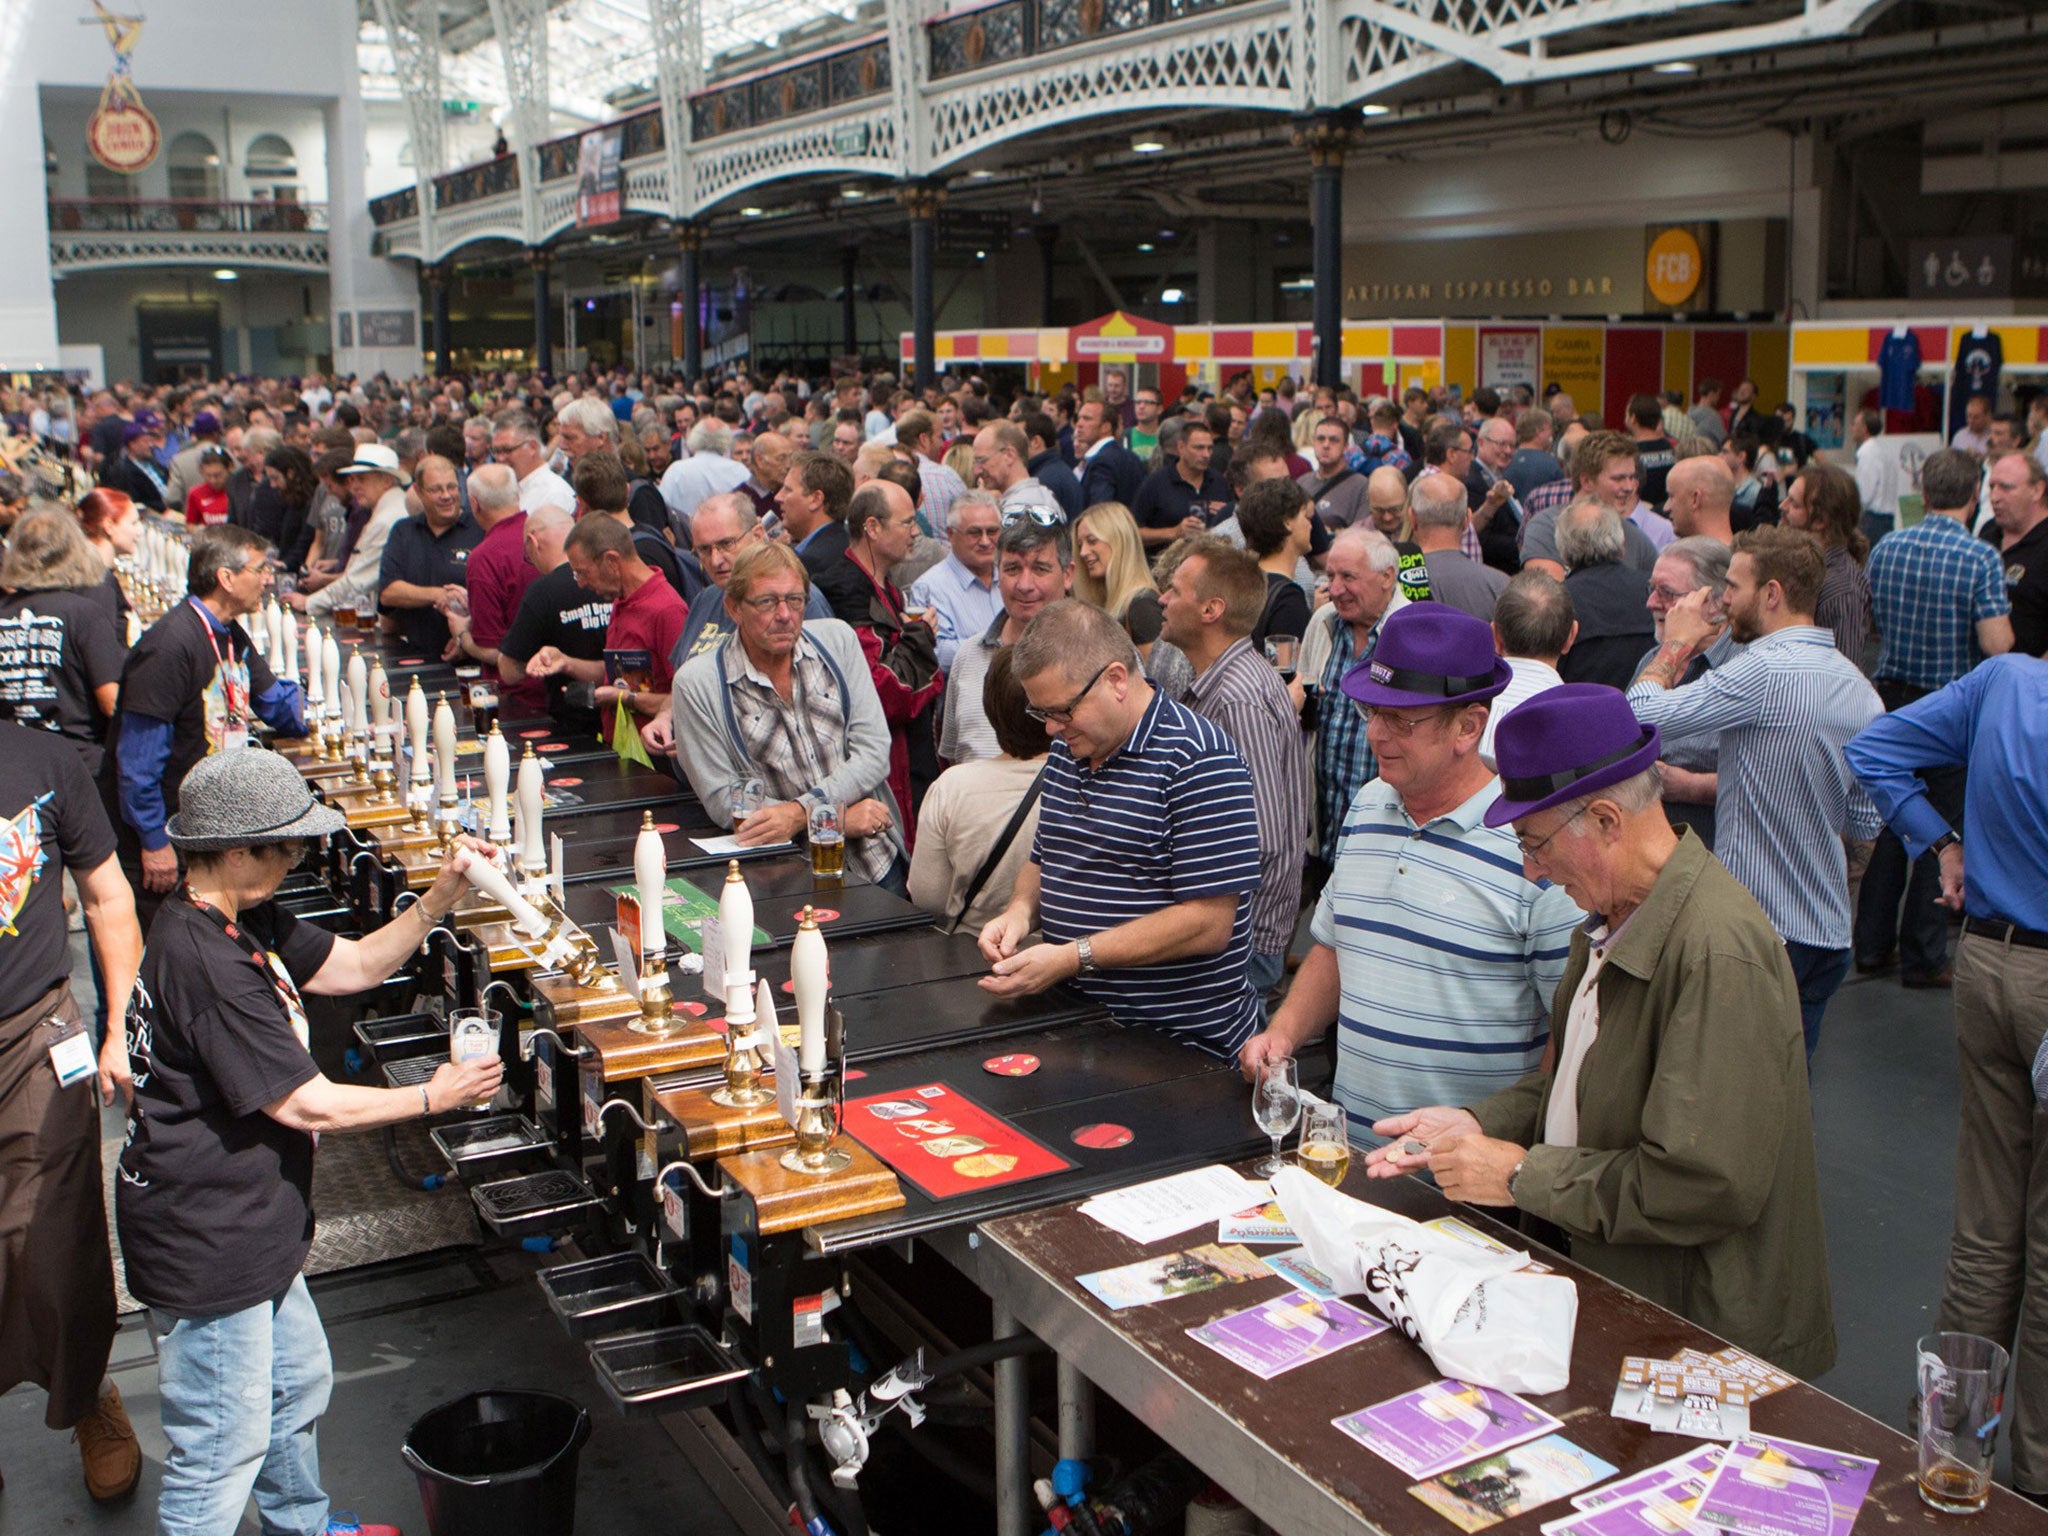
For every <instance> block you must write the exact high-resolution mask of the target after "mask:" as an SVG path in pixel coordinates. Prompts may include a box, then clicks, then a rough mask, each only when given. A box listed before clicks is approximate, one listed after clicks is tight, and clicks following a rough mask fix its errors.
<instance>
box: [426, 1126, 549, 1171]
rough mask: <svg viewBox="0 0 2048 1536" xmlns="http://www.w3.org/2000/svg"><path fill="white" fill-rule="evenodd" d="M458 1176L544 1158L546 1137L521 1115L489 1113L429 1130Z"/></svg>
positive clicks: (546, 1149)
mask: <svg viewBox="0 0 2048 1536" xmlns="http://www.w3.org/2000/svg"><path fill="white" fill-rule="evenodd" d="M428 1134H429V1135H431V1136H432V1137H433V1138H434V1145H435V1146H437V1147H439V1148H440V1149H441V1156H442V1157H444V1158H446V1159H447V1161H448V1166H449V1167H450V1168H451V1169H453V1170H454V1172H455V1174H456V1175H457V1177H459V1178H465V1179H466V1178H469V1177H471V1176H473V1175H475V1174H477V1173H481V1172H504V1171H507V1170H508V1169H509V1168H510V1167H512V1166H515V1165H516V1164H518V1163H519V1162H520V1161H521V1160H522V1159H525V1158H533V1157H546V1156H547V1155H548V1152H549V1150H550V1148H549V1145H548V1143H547V1140H546V1139H545V1138H544V1137H542V1135H541V1134H540V1132H539V1131H538V1130H536V1129H535V1128H534V1125H533V1122H532V1121H530V1120H528V1119H527V1118H526V1117H525V1116H524V1115H490V1116H486V1117H485V1118H483V1119H480V1120H464V1121H456V1122H454V1123H452V1124H448V1125H442V1126H437V1127H436V1128H435V1129H434V1130H432V1131H431V1132H429V1133H428Z"/></svg>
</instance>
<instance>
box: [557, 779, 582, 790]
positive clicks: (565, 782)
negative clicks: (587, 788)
mask: <svg viewBox="0 0 2048 1536" xmlns="http://www.w3.org/2000/svg"><path fill="white" fill-rule="evenodd" d="M582 782H583V781H582V780H581V779H557V780H555V788H557V789H574V788H575V787H576V786H577V785H578V784H581V783H582Z"/></svg>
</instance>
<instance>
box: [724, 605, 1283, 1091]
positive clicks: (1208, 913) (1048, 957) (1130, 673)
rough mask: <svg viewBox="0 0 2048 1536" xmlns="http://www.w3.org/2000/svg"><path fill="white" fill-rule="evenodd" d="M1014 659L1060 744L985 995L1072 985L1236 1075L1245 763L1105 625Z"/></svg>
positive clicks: (1073, 624) (1253, 822)
mask: <svg viewBox="0 0 2048 1536" xmlns="http://www.w3.org/2000/svg"><path fill="white" fill-rule="evenodd" d="M1013 656H1014V671H1015V674H1016V677H1017V680H1018V681H1019V682H1021V683H1022V684H1023V685H1024V692H1025V696H1026V697H1027V698H1028V699H1029V700H1030V705H1029V713H1030V714H1031V716H1032V718H1034V719H1036V720H1038V721H1040V722H1041V723H1042V724H1043V725H1044V726H1045V729H1046V732H1047V734H1048V735H1050V736H1052V737H1053V738H1054V741H1053V745H1052V749H1051V751H1050V752H1049V753H1048V754H1047V758H1046V768H1045V788H1044V791H1043V794H1042V796H1041V799H1040V810H1039V821H1038V832H1037V835H1036V837H1035V838H1034V839H1033V841H1032V846H1031V856H1030V858H1029V859H1028V860H1027V861H1026V863H1025V865H1024V868H1023V870H1022V871H1021V872H1020V873H1019V875H1018V877H1017V884H1016V888H1015V891H1014V893H1013V894H1012V896H1011V898H1010V905H1009V907H1008V908H1007V909H1006V910H1005V911H1004V912H1003V914H1002V915H1001V916H1000V917H998V918H996V919H995V920H994V921H992V922H990V923H989V924H988V925H987V926H985V927H984V928H983V929H982V930H981V940H980V942H981V952H982V954H983V955H985V956H987V958H988V960H989V963H990V965H991V966H992V967H993V974H991V975H989V976H985V977H983V978H982V982H981V985H982V987H983V988H984V989H985V990H987V991H989V992H991V993H993V994H995V995H996V996H998V997H1023V996H1029V995H1031V994H1033V993H1038V992H1043V991H1045V990H1046V989H1047V988H1048V987H1051V986H1054V985H1056V984H1058V983H1059V982H1063V981H1071V982H1073V983H1074V985H1075V986H1076V987H1078V988H1079V989H1080V990H1081V991H1082V992H1083V993H1085V994H1086V995H1087V996H1088V997H1089V998H1091V999H1092V1000H1094V1001H1095V1002H1097V1003H1100V1004H1101V1005H1102V1006H1103V1007H1104V1008H1106V1009H1108V1010H1109V1012H1110V1014H1111V1016H1112V1017H1114V1018H1115V1019H1116V1021H1117V1022H1118V1023H1120V1024H1125V1025H1147V1026H1149V1027H1151V1028H1154V1029H1157V1030H1160V1031H1161V1032H1163V1033H1165V1034H1168V1035H1172V1036H1173V1037H1175V1038H1176V1039H1179V1040H1183V1041H1185V1042H1187V1043H1188V1044H1190V1045H1194V1046H1197V1047H1199V1048H1200V1049H1202V1050H1205V1051H1208V1052H1209V1053H1210V1054H1212V1055H1215V1056H1220V1057H1223V1058H1224V1059H1226V1060H1229V1059H1231V1058H1234V1057H1235V1056H1236V1055H1237V1053H1238V1051H1239V1049H1240V1048H1241V1047H1242V1046H1243V1045H1244V1043H1245V1041H1247V1040H1248V1039H1250V1038H1251V1037H1252V1034H1253V1032H1254V1031H1255V1030H1256V1029H1257V1028H1258V1025H1259V1019H1260V1008H1259V999H1258V994H1257V993H1256V992H1254V991H1253V990H1252V984H1251V981H1250V979H1249V977H1248V975H1247V967H1248V965H1249V963H1250V960H1251V945H1252V930H1251V899H1252V894H1253V892H1255V891H1256V890H1257V889H1258V885H1259V837H1258V809H1257V805H1256V803H1255V801H1254V800H1253V797H1252V781H1251V774H1250V772H1249V771H1248V770H1247V769H1246V768H1245V765H1244V759H1243V758H1242V757H1240V756H1239V755H1238V752H1237V749H1236V747H1235V746H1233V745H1232V744H1231V741H1230V738H1229V737H1228V736H1226V735H1225V734H1224V733H1223V731H1222V730H1221V728H1220V727H1218V726H1215V725H1212V724H1210V723H1209V722H1208V721H1207V720H1204V719H1203V718H1202V717H1201V716H1200V715H1198V714H1196V713H1195V712H1194V711H1193V710H1191V709H1188V708H1187V707H1186V706H1184V705H1181V704H1176V703H1174V702H1173V701H1172V700H1170V699H1168V698H1167V697H1166V696H1165V695H1164V694H1163V693H1161V692H1159V691H1158V690H1157V689H1155V688H1153V686H1152V685H1151V684H1150V683H1148V682H1147V681H1146V680H1145V674H1144V671H1143V669H1142V668H1141V667H1140V666H1139V663H1138V653H1137V648H1136V647H1135V646H1134V645H1133V644H1132V643H1131V638H1130V636H1129V635H1128V634H1126V633H1125V632H1124V629H1123V626H1122V625H1121V624H1119V623H1117V622H1116V620H1114V619H1112V618H1110V617H1109V615H1107V614H1106V613H1104V612H1102V611H1101V610H1100V609H1099V608H1094V607H1091V606H1089V605H1088V604H1087V603H1084V602H1080V601H1078V600H1077V599H1073V598H1068V599H1065V600H1063V601H1060V602H1056V603H1053V604H1051V605H1049V606H1048V607H1046V608H1045V609H1044V610H1043V611H1042V612H1040V613H1039V615H1038V617H1036V618H1035V619H1033V620H1032V621H1031V623H1030V624H1029V625H1028V626H1027V627H1026V628H1025V631H1024V633H1023V635H1022V636H1021V637H1020V638H1019V639H1018V641H1017V643H1016V646H1015V648H1014V652H1013ZM750 825H751V823H750ZM1034 930H1036V931H1038V932H1039V933H1040V935H1041V936H1040V938H1039V939H1038V940H1037V941H1036V942H1034V941H1033V939H1032V934H1033V932H1034Z"/></svg>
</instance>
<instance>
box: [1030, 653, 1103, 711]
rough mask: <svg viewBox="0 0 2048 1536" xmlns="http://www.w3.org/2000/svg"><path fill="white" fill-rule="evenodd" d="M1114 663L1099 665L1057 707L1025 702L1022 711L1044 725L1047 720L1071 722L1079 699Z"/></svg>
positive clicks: (1079, 702) (1085, 696)
mask: <svg viewBox="0 0 2048 1536" xmlns="http://www.w3.org/2000/svg"><path fill="white" fill-rule="evenodd" d="M1115 665H1116V663H1115V662H1113V661H1106V662H1104V663H1103V664H1102V665H1101V666H1099V667H1097V668H1096V669H1095V675H1094V676H1093V677H1091V678H1089V679H1088V681H1087V682H1086V683H1084V684H1083V685H1082V687H1081V691H1080V692H1079V693H1077V694H1075V695H1074V696H1073V697H1072V698H1071V699H1069V700H1067V702H1066V703H1064V704H1062V705H1061V706H1060V707H1059V708H1058V709H1040V708H1039V707H1038V706H1037V705H1036V704H1026V705H1025V706H1024V713H1025V714H1027V715H1029V716H1030V717H1031V718H1032V719H1034V720H1036V721H1037V722H1038V723H1039V724H1041V725H1044V724H1046V723H1047V722H1050V723H1052V724H1053V725H1070V724H1072V723H1073V719H1074V711H1075V710H1077V709H1079V708H1080V707H1081V701H1082V700H1083V699H1085V698H1087V697H1088V691H1089V690H1090V689H1091V688H1093V687H1094V686H1095V685H1096V684H1097V683H1099V682H1101V681H1102V674H1103V673H1105V672H1107V671H1108V670H1109V669H1110V668H1111V667H1113V666H1115Z"/></svg>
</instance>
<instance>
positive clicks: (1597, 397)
mask: <svg viewBox="0 0 2048 1536" xmlns="http://www.w3.org/2000/svg"><path fill="white" fill-rule="evenodd" d="M902 348H903V357H904V360H905V362H906V364H907V363H908V362H909V360H910V358H911V356H912V338H911V336H910V334H909V333H908V332H905V333H904V335H903V339H902ZM1343 348H1344V352H1343V362H1344V378H1345V381H1346V382H1347V383H1349V384H1350V385H1351V386H1352V388H1354V389H1356V390H1357V391H1358V392H1359V393H1360V394H1364V395H1372V394H1390V393H1396V392H1398V391H1400V390H1403V389H1406V388H1407V387H1408V386H1409V385H1411V384H1417V385H1421V386H1422V387H1423V388H1425V389H1433V388H1435V387H1436V386H1437V385H1439V384H1441V385H1445V386H1448V387H1449V388H1450V389H1451V390H1452V391H1453V392H1454V393H1457V394H1460V395H1468V394H1470V393H1471V392H1472V391H1473V390H1475V389H1477V388H1479V387H1480V386H1481V385H1491V386H1492V387H1493V388H1495V389H1503V388H1507V387H1509V386H1511V385H1516V384H1526V385H1528V386H1529V387H1530V388H1531V389H1534V390H1536V391H1538V392H1539V393H1540V392H1541V391H1542V390H1544V389H1545V388H1547V387H1548V386H1549V385H1551V384H1556V385H1558V386H1559V387H1560V388H1562V389H1564V390H1566V391H1568V392H1569V393H1570V394H1571V396H1572V398H1573V399H1574V400H1575V401H1576V402H1577V404H1578V406H1579V409H1580V410H1581V411H1586V412H1593V411H1597V412H1599V413H1600V415H1601V418H1602V420H1603V421H1605V422H1606V423H1607V424H1609V425H1614V424H1616V423H1618V422H1619V421H1620V420H1621V418H1622V415H1623V413H1624V411H1625V410H1626V408H1627V405H1628V399H1629V396H1630V395H1633V394H1639V393H1645V392H1649V393H1654V392H1656V391H1659V390H1665V389H1677V390H1683V391H1685V392H1686V394H1687V395H1688V397H1689V396H1690V395H1691V393H1692V391H1693V389H1694V387H1695V386H1696V385H1697V384H1698V383H1699V382H1700V381H1701V380H1702V379H1708V378H1718V379H1721V380H1722V381H1723V382H1725V383H1727V384H1729V385H1731V386H1732V385H1733V384H1734V382H1735V381H1736V380H1737V379H1742V378H1749V379H1754V380H1755V381H1756V383H1757V389H1758V395H1759V398H1760V399H1761V400H1762V401H1763V402H1764V403H1765V408H1768V407H1769V406H1771V405H1775V404H1776V403H1777V401H1778V400H1780V399H1782V398H1784V395H1783V390H1784V387H1785V380H1786V376H1787V360H1788V354H1789V348H1790V336H1789V333H1788V332H1787V330H1786V328H1785V327H1784V326H1780V325H1720V326H1697V325H1656V324H1644V325H1620V324H1616V325H1607V324H1583V323H1570V324H1563V323H1559V324H1552V323H1549V322H1544V321H1521V322H1510V321H1479V320H1451V321H1444V320H1416V321H1385V322H1376V321H1347V322H1346V323H1345V326H1344V343H1343ZM935 353H936V356H937V359H938V363H939V366H940V367H941V368H942V369H947V370H948V371H954V372H959V371H972V369H973V368H974V367H975V366H976V365H977V364H994V365H1007V366H1011V367H1021V368H1023V369H1024V370H1025V378H1026V383H1027V385H1028V387H1030V388H1032V389H1034V390H1040V391H1051V390H1056V389H1059V388H1061V387H1062V386H1064V385H1066V384H1070V383H1071V384H1073V385H1075V386H1076V387H1078V388H1086V387H1087V386H1089V385H1092V384H1095V383H1097V382H1098V381H1099V379H1100V376H1101V369H1102V367H1103V365H1105V364H1109V365H1120V366H1123V367H1126V368H1128V369H1130V370H1131V372H1132V374H1133V384H1134V385H1136V384H1144V385H1157V386H1158V387H1159V388H1160V391H1161V394H1162V396H1163V397H1164V398H1165V399H1167V400H1169V401H1170V400H1172V399H1174V398H1175V397H1176V396H1177V395H1178V394H1179V392H1180V390H1181V388H1182V386H1183V384H1184V383H1185V382H1186V381H1188V380H1193V381H1194V382H1196V383H1197V384H1199V385H1201V386H1202V387H1203V388H1205V389H1209V390H1220V389H1221V388H1222V386H1223V385H1224V384H1225V383H1226V382H1228V381H1229V380H1230V379H1231V378H1233V377H1235V376H1236V375H1237V374H1238V373H1240V372H1243V371H1245V370H1247V369H1249V370H1250V371H1251V374H1252V379H1253V383H1254V384H1255V386H1256V387H1258V388H1261V389H1264V388H1267V387H1269V386H1271V385H1274V384H1277V383H1278V382H1279V381H1280V380H1281V379H1282V378H1293V379H1295V380H1296V381H1300V380H1303V379H1306V378H1307V377H1308V375H1309V372H1310V361H1311V357H1312V355H1313V330H1312V328H1311V327H1310V326H1308V325H1306V324H1297V323H1293V322H1287V323H1280V324H1266V325H1180V326H1170V325H1164V324H1161V323H1159V322H1157V321H1151V320H1143V319H1139V318H1138V317H1136V316H1132V315H1126V314H1123V313H1122V312H1120V311H1118V312H1113V313H1111V314H1107V315H1103V316H1100V317H1098V318H1096V319H1094V320H1091V321H1089V322H1088V323H1087V324H1085V325H1077V326H1074V327H1072V328H1071V329H1060V328H1051V327H1041V328H995V329H990V330H972V331H940V332H939V333H938V335H937V336H936V338H935ZM2027 355H2028V357H2029V358H2032V357H2033V356H2034V355H2035V354H2034V352H2033V351H2031V350H2030V351H2029V352H2028V354H2027Z"/></svg>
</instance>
